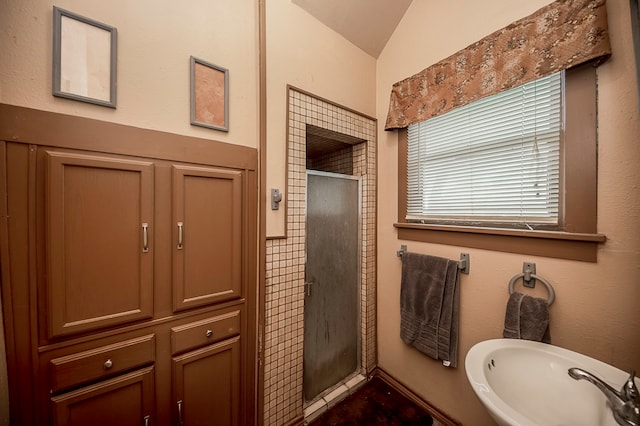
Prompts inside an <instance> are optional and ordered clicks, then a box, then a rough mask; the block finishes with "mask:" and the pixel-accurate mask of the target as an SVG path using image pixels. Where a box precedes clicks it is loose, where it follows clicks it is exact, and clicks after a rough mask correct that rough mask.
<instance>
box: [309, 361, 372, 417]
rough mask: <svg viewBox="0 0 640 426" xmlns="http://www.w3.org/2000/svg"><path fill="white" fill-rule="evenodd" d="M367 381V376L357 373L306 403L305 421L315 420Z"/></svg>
mask: <svg viewBox="0 0 640 426" xmlns="http://www.w3.org/2000/svg"><path fill="white" fill-rule="evenodd" d="M365 382H366V377H365V376H364V375H362V374H361V373H355V374H353V375H351V376H348V377H347V378H345V379H344V380H343V381H342V382H340V383H338V384H337V385H336V386H334V387H333V388H331V389H328V390H327V392H325V393H324V396H323V395H321V396H318V397H317V398H315V399H314V400H312V401H309V402H306V403H305V405H304V423H305V424H307V423H309V422H311V421H313V420H315V419H316V418H317V417H318V416H320V415H321V414H323V413H324V412H325V411H327V410H328V409H330V408H331V407H333V406H334V405H336V404H337V403H339V402H340V401H342V400H343V399H345V398H346V397H348V396H349V395H351V394H352V393H354V392H355V391H356V390H358V389H359V388H360V387H361V386H362V385H364V384H365Z"/></svg>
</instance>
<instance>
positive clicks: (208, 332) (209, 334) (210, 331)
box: [204, 330, 213, 337]
mask: <svg viewBox="0 0 640 426" xmlns="http://www.w3.org/2000/svg"><path fill="white" fill-rule="evenodd" d="M204 334H205V335H206V336H207V337H211V336H213V331H212V330H207V332H206V333H204Z"/></svg>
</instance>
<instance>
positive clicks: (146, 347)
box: [50, 334, 155, 393]
mask: <svg viewBox="0 0 640 426" xmlns="http://www.w3.org/2000/svg"><path fill="white" fill-rule="evenodd" d="M154 360H155V337H154V335H153V334H149V335H146V336H142V337H138V338H136V339H131V340H126V341H124V342H119V343H114V344H112V345H107V346H101V347H99V348H95V349H91V350H88V351H84V352H79V353H75V354H72V355H67V356H64V357H60V358H55V359H52V360H51V361H50V367H51V368H50V370H51V391H52V392H53V393H55V392H58V391H60V390H63V389H67V388H70V387H73V386H76V385H80V384H83V383H87V382H91V381H94V380H98V379H102V378H105V377H109V376H113V375H115V374H117V373H120V372H123V371H128V370H131V369H133V368H136V367H140V366H143V365H145V364H149V363H153V362H154Z"/></svg>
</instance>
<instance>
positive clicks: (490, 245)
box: [394, 223, 605, 262]
mask: <svg viewBox="0 0 640 426" xmlns="http://www.w3.org/2000/svg"><path fill="white" fill-rule="evenodd" d="M394 226H395V227H396V228H397V229H398V239H400V240H408V241H421V242H429V243H436V244H445V245H452V246H460V247H470V248H478V249H484V250H496V251H502V252H508V253H520V254H530V255H534V256H542V257H554V258H558V259H567V260H579V261H583V262H597V254H598V244H600V243H602V241H604V238H605V237H604V236H603V235H600V234H594V235H593V236H592V237H591V236H587V235H585V234H583V235H580V234H575V236H576V238H575V239H574V238H571V237H572V235H571V234H566V235H567V238H565V239H560V238H555V237H556V236H552V235H548V236H544V235H540V236H536V237H534V235H532V234H533V232H535V231H523V232H522V234H521V235H516V234H515V233H513V234H507V233H492V232H490V230H484V231H485V232H475V231H477V229H473V228H472V229H463V228H462V227H453V228H452V229H447V228H444V227H438V226H437V225H433V226H425V225H413V224H404V223H397V224H394ZM545 234H549V233H545ZM583 237H584V238H583Z"/></svg>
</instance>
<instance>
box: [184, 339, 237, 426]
mask: <svg viewBox="0 0 640 426" xmlns="http://www.w3.org/2000/svg"><path fill="white" fill-rule="evenodd" d="M173 378H174V398H175V404H176V406H175V410H174V413H175V416H176V423H177V424H184V426H198V425H216V426H233V425H238V424H240V340H239V338H238V337H236V338H234V339H229V340H226V341H224V342H221V343H218V344H215V345H210V346H207V347H205V348H202V349H199V350H196V351H193V352H188V353H186V354H184V355H182V356H178V357H174V358H173ZM181 422H182V423H181Z"/></svg>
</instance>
